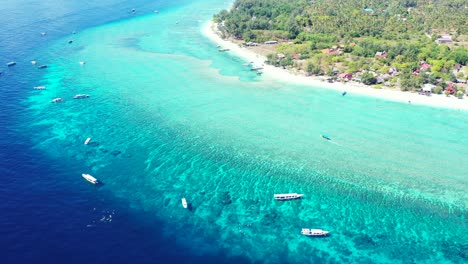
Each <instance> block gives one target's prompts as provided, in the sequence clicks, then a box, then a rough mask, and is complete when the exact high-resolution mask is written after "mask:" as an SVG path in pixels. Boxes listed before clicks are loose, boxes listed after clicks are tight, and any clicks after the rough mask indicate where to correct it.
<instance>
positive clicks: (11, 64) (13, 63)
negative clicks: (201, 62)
mask: <svg viewBox="0 0 468 264" xmlns="http://www.w3.org/2000/svg"><path fill="white" fill-rule="evenodd" d="M15 65H16V62H14V61H10V62H9V63H7V66H8V67H11V66H15Z"/></svg>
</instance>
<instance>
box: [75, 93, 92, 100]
mask: <svg viewBox="0 0 468 264" xmlns="http://www.w3.org/2000/svg"><path fill="white" fill-rule="evenodd" d="M88 97H89V95H87V94H77V95H75V96H73V99H83V98H88Z"/></svg>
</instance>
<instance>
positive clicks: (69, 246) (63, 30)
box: [0, 0, 244, 263]
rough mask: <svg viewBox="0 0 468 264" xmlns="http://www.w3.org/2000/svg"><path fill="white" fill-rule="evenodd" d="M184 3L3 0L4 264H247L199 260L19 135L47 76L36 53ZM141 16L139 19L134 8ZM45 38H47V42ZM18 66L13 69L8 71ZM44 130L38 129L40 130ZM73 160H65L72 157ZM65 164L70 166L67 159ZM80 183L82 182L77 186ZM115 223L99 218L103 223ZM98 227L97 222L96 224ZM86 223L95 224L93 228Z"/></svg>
mask: <svg viewBox="0 0 468 264" xmlns="http://www.w3.org/2000/svg"><path fill="white" fill-rule="evenodd" d="M181 3H183V1H158V2H150V1H143V0H137V1H114V0H110V1H107V0H106V1H86V0H85V1H82V0H80V1H55V0H46V1H40V2H38V1H31V0H24V1H23V0H21V1H1V3H0V11H1V12H2V14H3V15H2V16H1V17H0V25H2V30H0V61H1V63H0V64H1V65H2V67H1V69H0V71H1V72H2V74H1V75H0V89H1V93H0V102H1V106H0V108H1V109H0V132H1V134H2V137H1V138H0V150H1V151H0V174H1V175H2V183H1V184H0V199H1V200H2V201H3V202H2V203H0V212H1V214H0V252H1V254H0V263H170V262H172V263H220V262H225V261H228V262H232V263H242V262H243V261H244V260H243V259H242V258H240V257H239V258H237V257H236V258H232V259H231V258H227V257H225V256H223V253H222V252H220V253H219V255H211V256H196V255H194V254H193V252H191V251H189V250H187V249H186V247H182V246H180V244H179V243H177V240H178V239H177V237H164V236H162V230H163V229H164V228H165V225H166V224H165V222H164V221H161V220H160V219H158V218H156V217H153V216H152V215H151V214H148V213H146V212H143V211H141V210H138V209H132V208H131V207H130V206H129V204H128V202H127V201H125V199H118V198H116V197H115V196H113V195H112V194H111V193H106V192H105V191H102V192H100V193H99V194H98V193H97V190H96V189H94V188H92V187H91V188H89V187H90V186H87V185H82V184H81V183H82V182H81V181H79V182H76V181H74V180H72V179H70V178H67V177H62V176H64V175H67V174H68V172H67V171H68V170H69V167H67V165H66V164H67V163H66V162H65V161H64V163H62V162H61V161H58V160H55V159H51V158H50V157H48V156H47V155H44V153H43V151H41V150H38V149H34V147H33V143H32V142H31V138H30V136H31V135H32V134H31V133H30V131H25V130H18V122H21V121H20V120H21V118H19V116H23V117H24V115H25V112H24V109H25V108H26V106H25V105H24V104H23V103H22V100H24V99H25V98H26V97H27V95H28V92H30V91H29V89H27V88H26V87H28V88H30V85H33V86H34V83H36V80H38V79H40V78H41V75H42V74H43V72H40V71H37V70H36V69H34V70H31V67H30V65H31V64H30V60H33V59H36V58H35V57H34V54H35V53H36V52H35V51H36V50H39V49H47V47H48V46H49V45H51V43H52V42H53V41H54V40H57V39H60V38H62V37H64V36H69V35H71V33H72V32H73V31H76V32H79V31H81V30H83V29H86V28H89V27H93V26H97V25H100V24H104V23H109V22H112V21H117V20H120V19H128V18H131V17H134V16H137V15H142V14H148V13H152V12H153V11H154V10H160V12H164V11H165V10H166V9H167V8H169V7H172V6H174V5H178V4H181ZM132 8H135V9H136V10H137V12H136V14H132V12H131V9H132ZM41 32H46V36H45V37H41V34H40V33H41ZM9 61H16V62H17V63H18V64H17V65H16V66H14V67H12V68H7V67H3V66H4V65H5V64H6V62H9ZM36 132H37V131H36ZM65 159H66V158H65ZM62 161H63V160H62ZM77 183H78V184H77ZM110 215H112V216H113V217H114V219H119V220H117V221H114V222H112V225H109V224H107V223H110V222H109V221H107V220H106V221H103V222H101V221H100V220H101V219H102V218H103V217H106V219H109V216H110ZM96 223H97V224H96ZM87 225H92V226H90V227H87Z"/></svg>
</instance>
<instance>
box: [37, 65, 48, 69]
mask: <svg viewBox="0 0 468 264" xmlns="http://www.w3.org/2000/svg"><path fill="white" fill-rule="evenodd" d="M37 68H38V69H45V68H47V65H45V64H43V65H40V66H39V67H37Z"/></svg>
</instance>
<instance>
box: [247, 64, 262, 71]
mask: <svg viewBox="0 0 468 264" xmlns="http://www.w3.org/2000/svg"><path fill="white" fill-rule="evenodd" d="M250 70H251V71H258V70H263V67H262V66H261V65H255V64H254V65H252V68H251V69H250Z"/></svg>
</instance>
